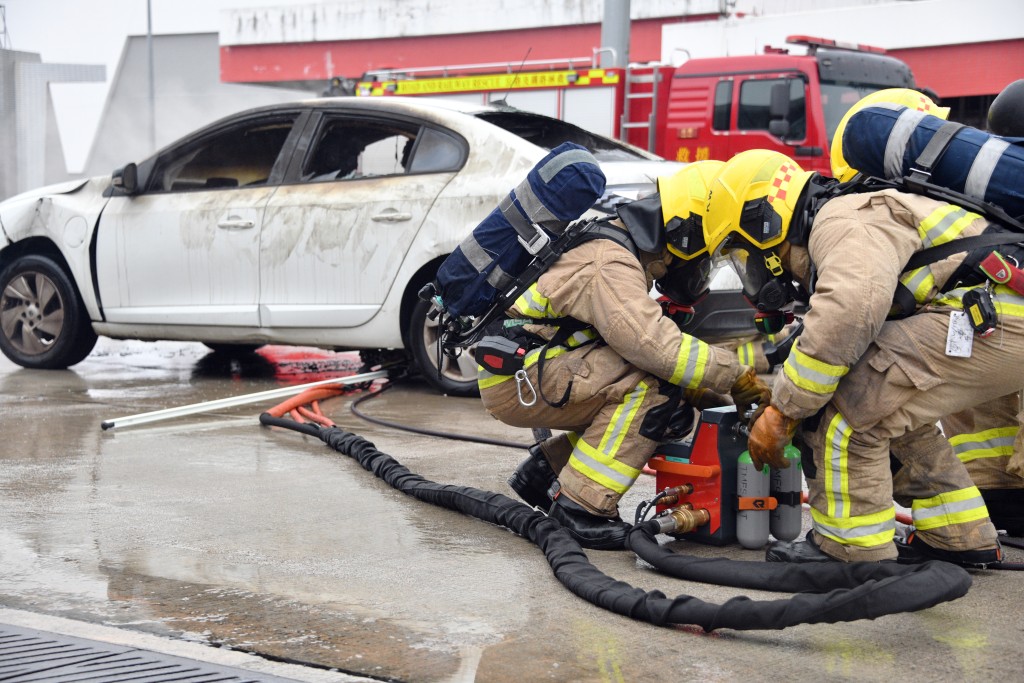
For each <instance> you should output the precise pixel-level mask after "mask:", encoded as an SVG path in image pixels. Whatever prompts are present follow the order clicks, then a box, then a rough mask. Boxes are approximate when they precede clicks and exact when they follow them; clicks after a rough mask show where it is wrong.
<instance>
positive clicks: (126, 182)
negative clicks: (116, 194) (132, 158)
mask: <svg viewBox="0 0 1024 683" xmlns="http://www.w3.org/2000/svg"><path fill="white" fill-rule="evenodd" d="M110 182H111V185H113V186H114V187H116V188H117V189H118V190H120V191H121V192H122V193H124V194H126V195H133V194H137V193H138V191H139V167H138V166H136V165H135V164H134V163H129V164H125V165H124V166H122V167H121V168H119V169H117V170H115V171H114V172H113V174H111V177H110Z"/></svg>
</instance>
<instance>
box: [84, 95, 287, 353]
mask: <svg viewBox="0 0 1024 683" xmlns="http://www.w3.org/2000/svg"><path fill="white" fill-rule="evenodd" d="M298 116H299V114H298V113H297V112H288V111H283V112H271V113H267V114H261V115H257V116H242V117H240V118H239V119H238V120H234V121H229V122H227V123H226V124H217V125H215V127H213V128H211V129H209V130H207V131H202V132H200V133H197V134H195V135H193V136H191V137H188V138H185V139H184V140H183V141H181V142H180V143H178V144H176V145H173V146H172V147H171V148H169V150H168V151H166V152H164V153H162V154H161V155H160V157H159V158H158V159H157V160H156V162H155V164H154V168H153V171H152V175H151V177H149V178H148V179H146V181H145V191H144V192H142V193H141V194H136V195H134V196H129V197H114V198H112V199H111V201H110V204H109V205H108V206H107V208H106V209H105V211H104V213H103V215H102V217H101V219H100V228H99V231H98V234H99V236H98V241H97V273H98V284H99V288H100V295H101V297H102V300H103V306H104V310H105V313H106V316H107V321H108V322H111V323H125V324H137V325H147V324H148V325H161V326H165V327H167V326H203V327H251V328H253V329H256V328H258V327H259V325H260V320H259V276H260V271H259V256H260V254H259V249H260V230H261V228H262V224H263V213H264V210H265V208H266V205H267V201H268V200H269V199H270V197H271V196H272V195H273V193H274V190H275V189H276V180H275V179H276V178H279V177H280V176H281V174H283V164H284V159H285V155H283V154H282V150H283V149H284V145H285V142H286V141H287V140H288V139H289V136H290V135H291V133H292V130H293V125H294V123H295V121H296V118H297V117H298ZM279 160H280V163H279ZM275 169H277V170H276V171H275ZM163 334H164V335H168V334H170V335H171V336H172V337H173V333H172V332H167V331H164V332H163Z"/></svg>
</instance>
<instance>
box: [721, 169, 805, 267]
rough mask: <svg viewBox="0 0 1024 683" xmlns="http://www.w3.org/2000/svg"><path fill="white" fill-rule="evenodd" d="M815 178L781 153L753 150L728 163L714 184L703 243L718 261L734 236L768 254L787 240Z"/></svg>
mask: <svg viewBox="0 0 1024 683" xmlns="http://www.w3.org/2000/svg"><path fill="white" fill-rule="evenodd" d="M813 175H814V172H813V171H805V170H803V169H802V168H800V166H798V165H797V163H796V162H795V161H793V160H792V159H790V158H789V157H787V156H786V155H785V154H782V153H780V152H773V151H771V150H767V149H750V150H747V151H745V152H740V153H739V154H737V155H736V156H734V157H733V158H732V159H730V160H729V161H727V162H726V163H725V166H723V167H722V170H721V171H719V172H718V175H716V176H715V178H714V180H713V181H712V183H711V187H710V193H709V195H708V207H707V211H706V213H705V216H704V243H705V244H706V245H707V249H708V251H710V252H711V254H713V255H716V256H717V252H719V251H720V249H721V247H722V244H723V243H724V242H725V241H726V240H727V239H728V238H729V237H730V236H732V235H735V236H737V237H742V238H743V239H744V240H745V241H746V242H747V243H749V244H750V246H751V247H753V248H755V249H758V250H764V249H769V248H771V247H774V246H776V245H778V244H781V243H782V242H783V241H784V240H785V239H786V233H787V231H788V230H789V226H790V223H791V222H792V220H793V213H794V211H795V210H796V205H797V200H798V199H799V198H800V193H801V192H802V191H803V189H804V186H805V185H806V184H807V181H808V180H809V179H810V178H811V176H813Z"/></svg>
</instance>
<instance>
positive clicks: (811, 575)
mask: <svg viewBox="0 0 1024 683" xmlns="http://www.w3.org/2000/svg"><path fill="white" fill-rule="evenodd" d="M273 412H277V413H278V415H280V414H281V411H272V412H267V413H263V414H262V415H260V422H261V423H262V424H263V425H267V426H276V427H284V428H286V429H292V430H295V431H298V432H301V433H303V434H308V435H310V436H315V437H317V438H319V439H320V440H322V441H323V442H324V443H325V444H327V445H328V446H330V447H331V448H333V449H334V450H336V451H338V452H339V453H342V454H344V455H347V456H349V457H351V458H353V459H354V460H356V461H357V462H358V463H359V464H360V465H361V466H362V467H363V468H364V469H366V470H368V471H370V472H372V473H373V474H374V475H376V476H377V477H378V478H380V479H382V480H384V481H385V482H387V483H388V484H389V485H391V486H392V487H394V488H396V489H398V490H399V491H401V492H402V493H405V494H407V495H410V496H413V497H414V498H417V499H419V500H422V501H424V502H428V503H432V504H434V505H438V506H440V507H444V508H448V509H450V510H456V511H458V512H462V513H465V514H468V515H471V516H473V517H476V518H477V519H480V520H483V521H485V522H490V523H492V524H497V525H500V526H502V527H505V528H506V529H509V530H510V531H512V532H514V533H515V534H517V535H519V536H521V537H523V538H526V539H528V540H530V541H532V542H533V543H535V544H536V545H537V546H538V547H540V549H541V550H542V551H543V552H544V555H545V556H546V557H547V560H548V563H549V564H550V565H551V569H552V571H553V572H554V574H555V577H556V578H557V579H558V580H559V581H560V582H561V583H562V585H564V586H565V587H566V588H568V589H569V590H570V591H572V592H573V593H575V594H576V595H577V596H579V597H581V598H583V599H585V600H587V601H588V602H590V603H592V604H594V605H597V606H598V607H602V608H604V609H607V610H610V611H612V612H615V613H616V614H621V615H623V616H628V617H630V618H632V619H637V620H639V621H645V622H648V623H651V624H655V625H657V626H671V625H696V626H700V627H701V628H703V629H704V630H705V631H713V630H715V629H718V628H731V629H736V630H756V629H782V628H786V627H787V626H793V625H796V624H814V623H836V622H842V621H854V620H857V619H874V618H877V617H880V616H884V615H886V614H895V613H898V612H911V611H915V610H920V609H925V608H927V607H931V606H933V605H936V604H939V603H941V602H946V601H949V600H954V599H956V598H959V597H962V596H963V595H965V594H966V593H967V590H968V588H970V586H971V577H970V575H969V574H968V573H967V572H966V571H964V570H963V569H961V568H960V567H957V566H955V565H952V564H948V563H943V562H927V563H925V564H920V565H897V564H896V563H894V562H893V563H857V564H840V563H821V564H816V565H813V566H812V565H792V564H779V565H770V564H768V563H761V562H740V561H734V560H727V559H715V560H709V559H704V558H693V557H687V556H685V555H678V554H676V553H673V552H672V551H671V550H669V549H667V548H664V547H663V546H660V545H659V544H658V542H657V539H656V538H655V534H656V531H655V529H656V524H655V523H653V522H647V523H645V524H642V525H640V526H637V527H634V528H633V530H632V531H631V532H630V534H629V537H628V540H627V544H628V546H629V547H630V548H631V549H632V550H634V551H635V552H636V553H637V554H638V555H639V556H640V557H641V558H643V559H644V560H646V561H647V562H650V563H651V564H652V565H654V566H655V567H656V568H658V569H661V570H662V571H666V572H667V573H670V574H673V575H674V576H678V577H679V578H688V579H691V580H697V581H704V582H706V583H712V584H718V585H728V586H738V587H747V588H758V589H761V590H773V591H790V592H795V591H799V593H800V594H798V595H795V596H792V597H790V598H786V599H780V600H770V601H755V600H751V599H750V598H747V597H745V596H739V597H735V598H732V599H730V600H728V601H727V602H725V603H723V604H721V605H718V604H713V603H708V602H704V601H703V600H700V599H698V598H695V597H693V596H689V595H679V596H677V597H675V598H667V597H666V596H665V594H664V593H662V592H660V591H643V590H641V589H639V588H635V587H633V586H630V585H629V584H627V583H624V582H622V581H618V580H616V579H614V578H612V577H610V576H608V575H607V574H605V573H603V572H602V571H600V570H599V569H598V568H597V567H595V566H594V565H593V564H591V562H590V561H589V559H588V558H587V555H586V553H584V552H583V549H582V548H581V547H580V546H579V544H578V543H576V541H574V540H573V538H572V537H571V536H570V535H569V533H568V531H566V530H565V529H563V528H562V527H561V526H560V525H559V524H558V522H556V521H555V520H553V519H551V518H549V517H547V516H545V515H544V514H542V513H540V512H537V511H536V510H534V509H532V508H530V507H529V506H527V505H525V504H523V503H520V502H518V501H516V500H513V499H511V498H509V497H507V496H504V495H502V494H500V493H495V492H491V491H483V490H480V489H476V488H472V487H469V486H455V485H451V484H438V483H436V482H433V481H430V480H428V479H425V478H424V477H422V476H420V475H418V474H415V473H413V472H410V471H409V469H408V468H406V467H405V466H404V465H402V464H401V463H399V462H398V461H397V460H395V459H394V458H392V457H391V456H389V455H387V454H385V453H382V452H381V451H379V450H377V448H376V447H375V446H374V445H373V444H372V443H370V442H369V441H367V440H366V439H364V438H362V437H360V436H358V435H356V434H353V433H351V432H347V431H345V430H343V429H341V428H339V427H337V426H333V425H329V426H325V425H319V424H311V423H298V422H295V421H293V420H289V419H285V418H282V417H279V416H277V415H274V414H272V413H273Z"/></svg>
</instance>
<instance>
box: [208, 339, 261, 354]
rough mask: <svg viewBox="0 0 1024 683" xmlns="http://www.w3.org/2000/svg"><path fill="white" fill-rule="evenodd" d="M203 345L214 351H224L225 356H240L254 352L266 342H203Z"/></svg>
mask: <svg viewBox="0 0 1024 683" xmlns="http://www.w3.org/2000/svg"><path fill="white" fill-rule="evenodd" d="M203 346H205V347H206V348H208V349H210V350H211V351H213V352H214V353H222V354H224V355H225V356H240V355H245V354H249V353H252V352H253V351H255V350H256V349H258V348H261V347H263V346H264V344H217V343H213V342H203Z"/></svg>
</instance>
